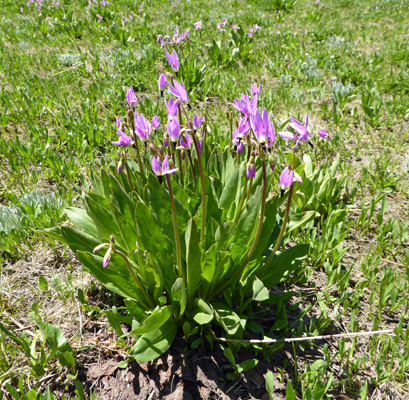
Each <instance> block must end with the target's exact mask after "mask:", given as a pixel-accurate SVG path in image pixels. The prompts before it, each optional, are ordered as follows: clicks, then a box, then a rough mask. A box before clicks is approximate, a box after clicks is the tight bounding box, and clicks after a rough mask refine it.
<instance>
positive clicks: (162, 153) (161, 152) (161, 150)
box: [158, 144, 165, 158]
mask: <svg viewBox="0 0 409 400" xmlns="http://www.w3.org/2000/svg"><path fill="white" fill-rule="evenodd" d="M158 154H159V157H160V158H164V157H165V150H164V149H163V146H162V145H161V144H160V145H159V148H158Z"/></svg>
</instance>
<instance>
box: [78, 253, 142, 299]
mask: <svg viewBox="0 0 409 400" xmlns="http://www.w3.org/2000/svg"><path fill="white" fill-rule="evenodd" d="M77 256H78V259H79V260H80V261H81V263H82V264H83V265H84V267H85V268H86V269H87V270H88V271H89V272H90V273H91V275H92V276H93V277H94V278H95V279H97V280H98V281H99V282H100V283H101V284H102V285H104V286H105V287H106V288H107V289H109V290H112V291H113V292H115V293H117V294H119V295H120V296H122V297H125V298H127V299H133V300H135V301H137V302H138V303H139V304H142V305H145V307H147V302H146V299H145V296H144V295H143V293H142V292H141V291H140V290H139V289H138V287H137V286H136V283H135V282H134V280H133V278H132V276H131V274H130V273H129V271H128V268H127V267H126V264H125V261H124V260H123V259H122V258H121V257H120V256H118V255H116V254H113V255H112V259H111V261H110V262H109V264H108V266H107V267H106V268H103V266H102V262H103V256H99V255H97V254H91V253H88V252H84V251H78V252H77Z"/></svg>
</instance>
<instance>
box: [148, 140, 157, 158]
mask: <svg viewBox="0 0 409 400" xmlns="http://www.w3.org/2000/svg"><path fill="white" fill-rule="evenodd" d="M149 150H150V152H151V154H152V155H153V156H156V155H157V154H158V149H157V148H156V146H155V145H154V144H153V143H150V144H149Z"/></svg>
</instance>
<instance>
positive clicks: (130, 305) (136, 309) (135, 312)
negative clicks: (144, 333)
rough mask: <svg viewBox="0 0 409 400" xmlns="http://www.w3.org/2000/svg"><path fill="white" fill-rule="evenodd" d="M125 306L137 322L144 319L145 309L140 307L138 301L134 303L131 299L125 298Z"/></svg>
mask: <svg viewBox="0 0 409 400" xmlns="http://www.w3.org/2000/svg"><path fill="white" fill-rule="evenodd" d="M124 302H125V306H126V308H127V310H128V313H129V315H131V316H132V317H134V318H135V319H136V320H137V321H138V322H139V323H141V322H142V321H144V320H145V318H146V317H147V315H146V313H145V311H143V310H142V309H141V307H140V306H139V305H138V303H135V302H134V301H132V300H129V299H125V300H124Z"/></svg>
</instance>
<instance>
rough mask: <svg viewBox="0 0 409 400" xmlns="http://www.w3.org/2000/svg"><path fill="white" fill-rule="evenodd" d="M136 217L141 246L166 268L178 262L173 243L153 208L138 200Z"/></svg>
mask: <svg viewBox="0 0 409 400" xmlns="http://www.w3.org/2000/svg"><path fill="white" fill-rule="evenodd" d="M168 218H169V216H168ZM135 219H136V229H137V234H138V238H139V242H138V243H139V244H140V245H141V247H142V248H143V249H144V250H146V251H148V252H149V253H150V254H151V255H152V257H153V258H154V259H155V260H156V261H158V263H159V264H163V267H164V268H170V267H172V265H173V264H174V263H175V262H176V255H175V251H174V249H173V244H172V243H171V242H170V240H169V239H168V238H167V237H166V236H165V235H164V234H163V231H162V229H161V227H160V226H159V224H158V222H157V221H156V220H155V219H154V218H153V216H152V211H151V209H150V208H149V207H148V206H147V205H146V204H144V203H142V202H138V203H137V204H136V208H135ZM147 227H149V229H147Z"/></svg>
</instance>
